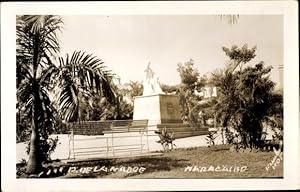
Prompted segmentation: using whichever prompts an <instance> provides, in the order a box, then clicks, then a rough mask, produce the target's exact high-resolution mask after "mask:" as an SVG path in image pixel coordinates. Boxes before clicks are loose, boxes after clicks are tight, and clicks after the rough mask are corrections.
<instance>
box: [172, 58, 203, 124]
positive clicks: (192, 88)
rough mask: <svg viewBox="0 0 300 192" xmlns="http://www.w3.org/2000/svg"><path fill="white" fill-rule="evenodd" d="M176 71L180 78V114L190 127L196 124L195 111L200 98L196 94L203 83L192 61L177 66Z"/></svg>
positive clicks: (197, 111)
mask: <svg viewBox="0 0 300 192" xmlns="http://www.w3.org/2000/svg"><path fill="white" fill-rule="evenodd" d="M177 71H178V73H179V75H180V78H181V84H180V87H179V97H180V105H181V109H182V111H181V114H182V118H183V120H184V121H187V122H188V123H190V124H191V125H192V126H194V125H195V124H197V123H198V119H199V118H198V113H199V112H200V111H199V110H196V109H197V107H195V106H197V105H198V103H199V101H200V100H201V97H200V96H199V95H197V94H196V92H200V91H201V89H202V87H203V86H204V84H203V83H204V81H203V79H202V78H200V75H199V72H198V70H197V68H196V67H195V66H194V61H193V60H192V59H190V60H189V61H188V62H185V63H184V64H178V68H177Z"/></svg>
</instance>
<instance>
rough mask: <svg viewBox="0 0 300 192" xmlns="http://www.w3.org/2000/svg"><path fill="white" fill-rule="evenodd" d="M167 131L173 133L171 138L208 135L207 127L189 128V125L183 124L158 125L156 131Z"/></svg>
mask: <svg viewBox="0 0 300 192" xmlns="http://www.w3.org/2000/svg"><path fill="white" fill-rule="evenodd" d="M164 128H166V129H167V132H169V133H173V138H174V139H178V138H184V137H191V136H198V135H206V134H208V133H209V130H208V127H203V128H200V127H191V126H190V125H189V124H185V123H164V124H158V125H157V129H158V130H159V131H161V130H163V129H164Z"/></svg>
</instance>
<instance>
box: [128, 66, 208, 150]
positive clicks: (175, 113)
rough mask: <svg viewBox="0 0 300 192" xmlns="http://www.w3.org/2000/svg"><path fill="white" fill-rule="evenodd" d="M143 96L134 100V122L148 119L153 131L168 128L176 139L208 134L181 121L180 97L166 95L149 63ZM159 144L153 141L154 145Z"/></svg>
mask: <svg viewBox="0 0 300 192" xmlns="http://www.w3.org/2000/svg"><path fill="white" fill-rule="evenodd" d="M143 87H144V90H143V95H142V96H137V97H135V98H134V107H133V120H143V119H148V127H149V129H151V130H154V132H155V130H162V129H163V128H166V129H167V131H169V132H170V133H172V132H174V135H173V136H174V138H181V137H189V136H192V135H199V134H204V133H205V134H207V130H206V129H201V130H195V128H194V127H190V125H189V124H185V123H183V122H182V120H181V113H180V106H179V96H177V95H167V94H165V93H164V92H163V91H162V89H161V87H160V84H159V79H158V77H157V76H156V74H155V73H154V71H153V70H152V69H151V68H150V62H149V61H148V62H147V66H146V69H145V70H144V80H143ZM155 144H157V143H156V142H155V141H153V143H152V145H155Z"/></svg>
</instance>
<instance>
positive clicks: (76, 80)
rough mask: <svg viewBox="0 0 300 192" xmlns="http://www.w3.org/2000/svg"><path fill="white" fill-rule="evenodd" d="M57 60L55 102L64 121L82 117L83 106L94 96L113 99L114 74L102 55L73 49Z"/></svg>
mask: <svg viewBox="0 0 300 192" xmlns="http://www.w3.org/2000/svg"><path fill="white" fill-rule="evenodd" d="M59 64H60V66H59V68H60V70H59V71H60V72H59V84H58V85H59V89H60V90H59V92H58V104H59V109H60V110H61V113H62V115H63V119H64V120H65V121H67V122H76V121H79V122H80V121H82V120H83V116H84V114H83V113H84V109H85V108H87V107H88V105H87V104H89V106H90V107H92V104H91V102H92V101H93V100H95V97H94V96H100V97H105V98H107V99H108V101H109V102H115V96H116V94H115V90H114V86H113V83H114V82H113V80H114V74H112V73H111V71H110V70H108V69H106V66H104V65H103V64H104V62H103V61H102V60H101V59H99V58H97V57H96V56H93V55H92V54H86V53H85V52H81V51H74V53H73V54H72V56H71V57H70V56H69V55H68V54H67V56H66V58H65V59H63V58H62V57H60V58H59ZM88 98H89V99H88Z"/></svg>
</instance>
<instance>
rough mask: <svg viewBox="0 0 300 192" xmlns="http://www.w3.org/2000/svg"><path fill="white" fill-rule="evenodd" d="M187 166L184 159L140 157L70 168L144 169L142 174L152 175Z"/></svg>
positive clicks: (125, 175) (117, 174) (118, 175)
mask: <svg viewBox="0 0 300 192" xmlns="http://www.w3.org/2000/svg"><path fill="white" fill-rule="evenodd" d="M187 164H188V160H185V159H175V160H174V159H171V158H169V157H141V158H130V159H117V160H106V161H94V162H81V163H73V164H71V165H70V167H71V166H76V167H93V166H100V167H101V166H105V167H107V168H108V169H110V168H111V167H139V168H140V167H144V168H146V170H145V171H144V172H143V173H147V174H149V173H152V172H158V171H171V170H172V169H174V168H178V167H185V166H186V165H187ZM143 173H139V172H132V173H126V172H122V171H117V172H113V171H108V172H105V171H101V172H96V173H95V172H92V173H85V174H82V173H78V174H68V175H66V176H65V177H64V178H97V177H98V178H101V177H105V178H114V177H116V178H128V177H132V176H135V175H140V174H143Z"/></svg>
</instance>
